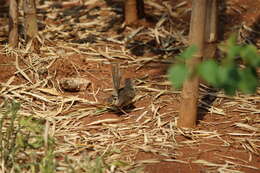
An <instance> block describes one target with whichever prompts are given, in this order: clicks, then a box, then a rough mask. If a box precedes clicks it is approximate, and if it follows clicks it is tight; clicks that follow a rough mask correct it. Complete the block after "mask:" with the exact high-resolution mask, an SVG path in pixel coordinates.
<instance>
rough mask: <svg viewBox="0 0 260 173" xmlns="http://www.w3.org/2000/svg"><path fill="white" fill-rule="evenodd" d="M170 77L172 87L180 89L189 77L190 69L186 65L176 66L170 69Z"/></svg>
mask: <svg viewBox="0 0 260 173" xmlns="http://www.w3.org/2000/svg"><path fill="white" fill-rule="evenodd" d="M168 76H169V80H170V82H171V83H172V85H173V86H174V87H175V88H176V89H179V88H181V87H182V84H183V82H184V81H185V80H186V79H187V77H188V69H187V67H186V66H185V65H184V64H177V65H174V66H172V67H171V68H170V69H169V71H168Z"/></svg>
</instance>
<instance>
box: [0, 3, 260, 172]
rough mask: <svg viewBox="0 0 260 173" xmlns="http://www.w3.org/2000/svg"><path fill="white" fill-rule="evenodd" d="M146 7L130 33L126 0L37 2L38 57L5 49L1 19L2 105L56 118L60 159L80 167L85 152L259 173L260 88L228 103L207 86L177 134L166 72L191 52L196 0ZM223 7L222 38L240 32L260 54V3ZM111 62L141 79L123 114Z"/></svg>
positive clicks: (131, 164)
mask: <svg viewBox="0 0 260 173" xmlns="http://www.w3.org/2000/svg"><path fill="white" fill-rule="evenodd" d="M145 2H146V12H147V14H149V15H148V17H147V18H148V19H147V21H148V22H144V23H145V25H144V26H141V25H137V26H134V27H133V28H130V27H126V28H125V29H124V30H123V29H122V22H123V11H122V8H121V7H122V4H123V1H110V0H106V1H104V0H85V1H84V3H85V4H84V5H83V6H80V5H77V6H75V4H69V5H64V6H58V5H56V6H54V5H53V1H44V3H43V4H39V5H38V19H39V26H40V35H41V40H42V47H41V50H40V53H39V54H34V53H28V52H26V51H24V50H23V49H21V50H18V51H15V52H14V51H13V52H8V50H7V49H6V47H5V46H4V44H5V41H6V39H7V34H8V32H7V18H5V17H4V15H1V18H0V20H1V23H4V25H3V26H1V28H2V30H1V33H0V38H1V40H0V41H1V42H2V45H1V52H2V53H1V55H0V82H1V85H0V88H1V93H0V94H1V95H0V99H1V100H6V99H10V100H13V99H15V100H18V101H19V102H21V105H22V108H21V110H20V114H21V115H23V116H29V115H33V116H34V117H36V118H41V119H45V120H46V121H49V122H50V128H49V133H50V135H51V136H53V137H54V138H55V139H56V141H57V146H56V150H57V155H59V158H58V159H59V160H60V161H61V162H64V156H65V155H67V156H68V157H69V158H71V159H72V160H74V161H75V162H77V160H78V161H80V159H81V158H82V157H84V156H86V155H87V156H89V157H91V158H95V157H97V156H103V157H104V160H105V162H106V163H108V164H111V163H112V162H113V161H119V160H120V161H124V162H126V163H128V166H125V167H123V166H118V167H117V169H116V171H118V172H130V171H133V170H137V169H138V170H139V168H140V170H139V171H140V172H147V173H165V172H181V173H184V172H189V173H192V172H194V173H197V172H246V173H257V172H259V171H260V157H259V155H260V91H259V89H258V92H257V94H256V95H243V94H240V93H237V95H236V96H234V97H228V96H225V95H224V94H223V93H222V92H214V91H212V90H210V89H209V88H207V87H206V86H204V85H203V86H201V90H200V94H201V96H202V97H204V96H205V95H208V94H209V95H208V96H207V98H206V99H201V102H200V108H201V109H200V114H199V115H200V116H199V121H198V125H197V127H196V128H195V129H193V130H185V129H178V128H177V127H176V120H177V118H178V110H179V104H180V92H179V91H173V90H172V89H171V86H170V84H169V82H167V77H166V72H167V68H168V67H169V65H170V64H171V63H172V62H174V61H173V57H174V56H176V55H178V53H180V52H181V50H183V49H184V48H185V46H187V35H188V30H189V16H190V10H191V8H190V7H191V3H190V1H185V0H176V1H155V0H154V1H149V2H147V1H145ZM224 2H225V3H222V4H221V6H220V11H221V13H220V15H219V19H220V24H219V25H220V26H219V27H220V35H221V37H222V38H221V39H222V40H225V39H226V38H227V37H228V36H229V35H230V34H231V33H233V32H239V41H240V42H241V43H243V42H249V43H253V44H255V45H256V46H257V48H258V49H259V47H260V39H259V28H260V26H259V25H260V24H259V20H260V1H259V0H228V1H224ZM257 29H258V30H257ZM112 61H117V62H120V64H121V68H122V69H121V70H122V72H123V78H132V79H134V81H135V88H136V91H137V96H136V99H135V103H134V108H133V109H132V110H131V111H129V112H127V113H126V114H122V115H118V114H116V113H113V112H109V111H106V110H105V109H104V105H105V104H106V102H105V99H106V98H107V97H108V96H110V94H111V92H112V79H111V69H110V62H112ZM64 77H75V78H78V77H81V78H85V79H87V80H89V81H90V82H91V84H90V85H89V86H88V87H87V88H86V89H83V90H81V91H79V92H66V91H63V90H61V89H60V86H59V80H60V79H62V78H64ZM47 89H48V90H47ZM60 167H62V164H61V165H60ZM141 168H142V169H141Z"/></svg>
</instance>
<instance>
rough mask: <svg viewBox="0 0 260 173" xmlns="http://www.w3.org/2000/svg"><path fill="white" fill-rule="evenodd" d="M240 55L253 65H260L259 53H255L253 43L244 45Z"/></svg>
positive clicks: (255, 49)
mask: <svg viewBox="0 0 260 173" xmlns="http://www.w3.org/2000/svg"><path fill="white" fill-rule="evenodd" d="M240 56H241V57H242V59H243V60H244V62H245V63H246V64H248V65H250V66H253V67H259V66H260V55H259V54H258V53H257V48H256V47H255V46H253V45H246V46H245V47H243V49H242V50H241V52H240Z"/></svg>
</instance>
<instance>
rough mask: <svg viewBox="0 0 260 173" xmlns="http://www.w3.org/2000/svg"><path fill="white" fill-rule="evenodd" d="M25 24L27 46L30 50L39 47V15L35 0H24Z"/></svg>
mask: <svg viewBox="0 0 260 173" xmlns="http://www.w3.org/2000/svg"><path fill="white" fill-rule="evenodd" d="M24 26H25V39H26V43H27V46H30V50H31V51H34V50H37V49H38V44H39V43H38V40H37V38H36V36H37V34H38V26H37V17H36V6H35V0H24Z"/></svg>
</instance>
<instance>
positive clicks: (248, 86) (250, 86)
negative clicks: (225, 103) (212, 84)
mask: <svg viewBox="0 0 260 173" xmlns="http://www.w3.org/2000/svg"><path fill="white" fill-rule="evenodd" d="M239 75H240V78H241V80H240V81H239V85H238V87H239V89H240V90H241V91H242V92H243V93H246V94H253V93H255V92H256V88H257V85H258V80H257V76H256V73H254V72H253V71H252V69H251V68H245V69H243V70H241V71H240V73H239Z"/></svg>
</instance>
